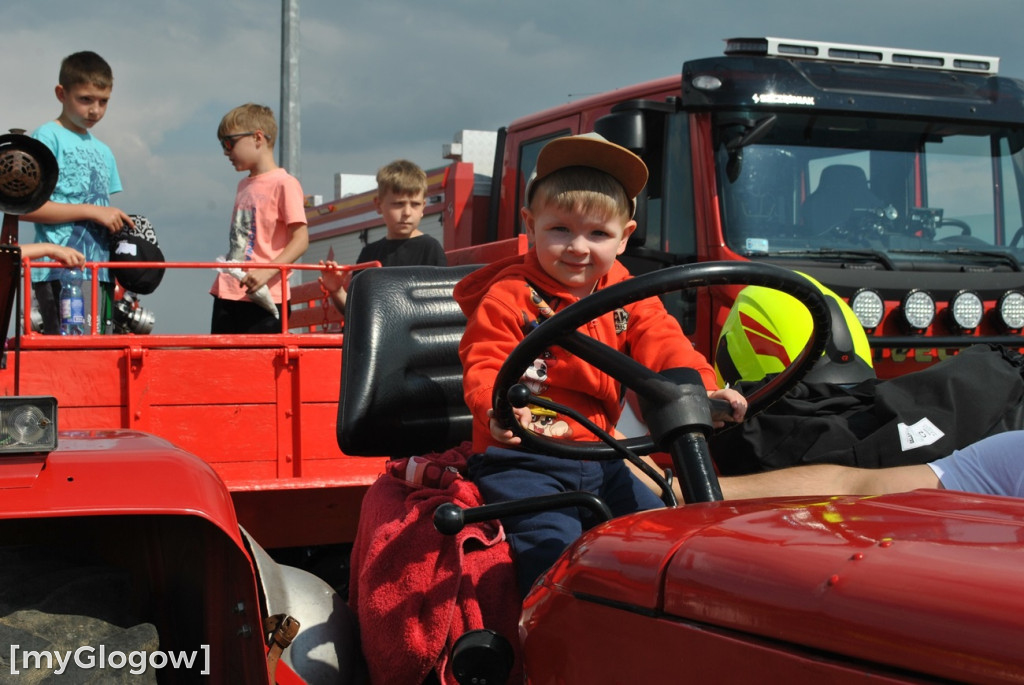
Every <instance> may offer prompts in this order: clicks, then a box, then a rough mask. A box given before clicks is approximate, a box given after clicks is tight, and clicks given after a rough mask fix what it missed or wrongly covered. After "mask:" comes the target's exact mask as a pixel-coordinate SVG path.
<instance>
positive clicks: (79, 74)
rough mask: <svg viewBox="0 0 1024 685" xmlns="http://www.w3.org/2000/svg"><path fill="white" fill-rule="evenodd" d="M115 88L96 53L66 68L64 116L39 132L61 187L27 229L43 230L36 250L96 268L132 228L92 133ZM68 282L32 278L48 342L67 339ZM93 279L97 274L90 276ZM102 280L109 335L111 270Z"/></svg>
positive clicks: (52, 272) (110, 158) (113, 169)
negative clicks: (74, 257) (63, 252)
mask: <svg viewBox="0 0 1024 685" xmlns="http://www.w3.org/2000/svg"><path fill="white" fill-rule="evenodd" d="M113 86H114V76H113V72H112V71H111V69H110V65H109V64H107V62H106V61H105V60H104V59H103V58H102V57H100V56H99V55H97V54H96V53H95V52H88V51H86V52H76V53H74V54H72V55H69V56H67V57H65V58H64V61H63V62H61V67H60V75H59V78H58V84H57V87H56V88H55V91H54V92H55V93H56V95H57V100H58V101H59V102H60V103H61V113H60V116H58V117H57V119H56V120H54V121H48V122H46V123H45V124H43V125H42V126H40V127H39V128H37V129H36V130H35V131H33V132H32V137H33V138H35V139H36V140H39V141H40V142H42V143H43V144H45V145H46V146H47V147H48V148H50V150H51V151H52V152H53V154H54V156H55V157H56V158H57V167H58V169H59V170H60V173H59V176H58V178H57V186H56V188H54V191H53V193H52V194H51V195H50V199H49V201H48V202H47V203H46V204H44V205H43V206H42V207H40V208H39V209H37V210H35V211H34V212H29V213H28V214H24V215H22V216H21V220H22V221H31V222H34V223H35V241H36V242H41V243H53V244H56V245H62V246H64V247H68V248H72V249H74V250H78V251H79V252H81V253H82V254H84V255H85V258H86V260H87V261H90V262H105V261H109V259H110V238H111V236H112V235H113V234H115V233H117V232H118V231H120V230H121V229H122V228H125V227H130V226H132V220H131V219H130V218H129V216H128V214H126V213H125V212H124V211H122V210H120V209H118V208H117V207H111V206H110V196H111V195H113V194H114V193H118V192H121V178H120V176H119V175H118V173H117V163H116V162H115V161H114V155H113V153H112V152H111V151H110V148H109V147H107V146H106V145H105V144H104V143H102V142H101V141H100V140H99V139H97V138H96V137H95V136H93V135H92V133H90V129H91V128H92V127H93V126H95V125H96V124H97V123H99V121H100V120H101V119H102V118H103V115H104V114H106V112H107V103H108V102H109V101H110V92H111V90H112V89H113ZM62 274H63V271H62V270H61V269H34V270H33V271H32V290H33V292H34V294H35V296H36V301H37V302H38V305H39V312H40V314H41V315H42V317H43V332H44V333H47V334H59V333H60V312H59V309H58V302H59V300H60V284H61V281H60V279H61V275H62ZM85 276H86V278H90V277H91V274H90V273H89V272H88V271H87V272H86V273H85ZM99 280H100V292H99V310H100V314H101V318H100V322H99V325H98V328H97V330H99V331H101V332H103V331H104V330H105V329H106V327H107V323H108V322H109V320H110V310H111V302H112V299H113V293H114V287H113V279H112V278H111V276H110V274H109V273H108V272H107V270H106V269H101V270H100V272H99ZM87 298H88V295H87ZM87 301H88V299H87Z"/></svg>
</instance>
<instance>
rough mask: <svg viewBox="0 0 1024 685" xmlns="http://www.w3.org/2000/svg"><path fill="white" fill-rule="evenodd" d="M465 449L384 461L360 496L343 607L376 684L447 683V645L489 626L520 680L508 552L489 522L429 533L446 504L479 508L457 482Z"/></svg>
mask: <svg viewBox="0 0 1024 685" xmlns="http://www.w3.org/2000/svg"><path fill="white" fill-rule="evenodd" d="M470 454H471V450H470V443H468V442H466V443H463V444H462V445H461V446H459V447H457V448H454V449H451V450H448V451H447V452H443V453H437V454H428V455H424V456H422V457H412V458H409V459H399V460H393V461H390V462H388V467H387V473H385V474H384V475H382V476H381V477H380V478H378V479H377V481H376V482H375V483H374V484H373V485H371V486H370V488H369V490H368V491H367V493H366V496H365V498H364V499H363V505H362V511H361V513H360V516H359V528H358V531H357V533H356V539H355V542H354V544H353V549H352V560H351V583H350V585H349V604H350V605H351V606H352V607H353V609H354V610H355V612H356V615H357V616H358V619H359V626H360V632H361V638H362V649H363V654H364V656H365V657H366V662H367V666H368V668H369V672H370V678H371V680H372V682H374V683H381V684H387V685H391V684H392V683H421V682H423V679H424V678H426V677H427V674H428V673H430V671H432V670H433V671H434V672H436V673H437V675H438V677H439V679H440V680H441V682H442V683H443V684H445V685H448V684H449V683H450V684H452V685H455V679H454V677H453V676H452V670H451V662H450V660H449V657H450V654H451V648H452V646H453V645H454V644H455V640H457V639H458V638H459V636H461V635H462V634H463V633H465V632H466V631H468V630H474V629H477V628H490V629H491V630H494V631H496V632H498V633H500V634H501V635H504V636H505V637H506V638H507V639H508V640H509V642H510V643H512V646H513V649H514V650H515V652H516V666H515V669H514V671H513V673H512V675H511V682H515V681H521V680H522V670H521V664H522V658H521V653H520V651H519V641H518V622H519V610H520V608H521V605H520V600H519V591H518V589H517V587H516V578H515V573H514V571H513V567H512V557H511V550H510V548H509V546H508V543H507V542H505V535H504V532H503V530H502V528H501V525H500V523H498V522H497V521H490V522H483V523H475V524H470V525H467V526H466V527H465V528H464V529H463V530H462V532H460V533H459V534H457V535H455V536H447V535H442V534H441V533H439V532H437V530H435V529H434V523H433V515H434V510H435V509H436V508H437V507H438V506H439V505H440V504H442V503H444V502H454V503H455V504H457V505H459V506H461V507H472V506H477V505H479V504H482V503H483V501H482V499H481V497H480V493H479V491H478V490H477V489H476V486H475V485H474V484H473V483H471V482H470V481H468V480H466V479H465V478H463V477H462V475H461V473H462V471H463V469H464V467H465V463H466V459H467V457H468V456H469V455H470Z"/></svg>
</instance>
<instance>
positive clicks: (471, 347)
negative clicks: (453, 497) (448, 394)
mask: <svg viewBox="0 0 1024 685" xmlns="http://www.w3.org/2000/svg"><path fill="white" fill-rule="evenodd" d="M521 316H522V314H521V313H520V312H518V311H516V310H515V309H513V308H511V307H509V305H507V304H505V303H503V302H501V301H499V299H498V298H497V297H495V296H493V295H487V296H485V297H484V298H483V299H482V300H481V301H480V304H479V305H478V306H477V308H476V309H475V310H474V311H473V313H472V315H471V316H470V317H469V319H468V321H467V322H466V331H465V332H464V333H463V334H462V342H461V343H460V344H459V358H460V359H461V360H462V387H463V392H464V394H465V398H466V404H467V405H468V406H469V410H470V411H471V412H472V413H473V434H474V441H473V442H474V448H479V447H480V445H479V444H478V443H479V441H478V440H477V439H476V438H477V436H480V435H485V436H490V434H491V431H490V427H489V419H488V418H487V411H488V410H489V409H491V395H492V393H493V392H494V382H495V379H496V378H497V376H498V370H499V369H500V368H501V365H502V363H503V362H504V361H505V359H507V358H508V356H509V355H510V354H511V353H512V350H513V349H515V347H516V345H518V344H519V341H520V340H522V339H523V332H522V328H521V326H522V322H521V320H520V319H521ZM481 431H483V433H481Z"/></svg>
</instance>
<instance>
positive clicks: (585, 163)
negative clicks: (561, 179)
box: [526, 133, 647, 211]
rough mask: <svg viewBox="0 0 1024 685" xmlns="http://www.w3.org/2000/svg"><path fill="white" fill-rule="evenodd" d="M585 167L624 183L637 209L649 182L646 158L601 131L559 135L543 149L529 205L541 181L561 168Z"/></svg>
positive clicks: (530, 184)
mask: <svg viewBox="0 0 1024 685" xmlns="http://www.w3.org/2000/svg"><path fill="white" fill-rule="evenodd" d="M574 166H582V167H590V168H593V169H598V170H600V171H603V172H605V173H607V174H609V175H610V176H611V177H612V178H614V179H615V180H616V181H618V182H619V183H620V184H622V187H623V188H624V189H625V191H626V196H627V197H628V198H629V199H630V200H631V201H632V202H633V210H634V211H636V196H637V195H638V194H639V193H640V191H641V190H643V188H644V185H646V184H647V165H646V164H644V160H642V159H640V157H638V156H637V155H635V154H633V153H632V152H630V151H629V150H627V149H626V148H624V147H622V146H621V145H616V144H615V143H612V142H609V141H608V140H607V139H605V138H604V136H602V135H601V134H599V133H582V134H580V135H575V136H565V137H563V138H555V139H554V140H552V141H551V142H550V143H548V144H547V145H545V146H544V147H543V148H541V151H540V154H539V155H538V156H537V168H536V169H534V172H533V173H532V174H530V179H529V181H527V183H526V202H527V204H529V202H530V199H531V197H532V196H533V189H534V188H536V187H537V183H538V182H539V181H541V180H543V179H545V178H547V177H548V176H550V175H551V174H553V173H555V172H556V171H558V170H560V169H565V168H568V167H574Z"/></svg>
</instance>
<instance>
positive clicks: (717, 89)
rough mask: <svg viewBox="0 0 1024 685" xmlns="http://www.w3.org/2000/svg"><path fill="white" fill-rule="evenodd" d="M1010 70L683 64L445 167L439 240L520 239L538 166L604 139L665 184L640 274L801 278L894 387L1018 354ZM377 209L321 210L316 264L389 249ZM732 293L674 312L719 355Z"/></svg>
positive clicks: (546, 115) (774, 45)
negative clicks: (553, 148)
mask: <svg viewBox="0 0 1024 685" xmlns="http://www.w3.org/2000/svg"><path fill="white" fill-rule="evenodd" d="M998 65H999V60H998V59H997V58H994V57H982V56H975V55H959V54H951V53H937V52H922V51H913V50H894V49H887V48H878V47H871V46H858V45H845V44H833V43H821V42H814V41H796V40H782V39H777V38H758V39H735V40H729V41H727V43H726V50H725V55H723V56H721V57H710V58H706V59H698V60H693V61H689V62H686V63H685V64H684V65H683V68H682V73H681V76H675V77H669V78H663V79H659V80H656V81H650V82H647V83H642V84H638V85H634V86H629V87H625V88H620V89H617V90H614V91H611V92H609V93H606V94H603V95H598V96H594V97H589V98H586V99H581V100H579V101H575V102H571V103H569V104H565V105H562V106H560V107H556V108H553V109H550V110H547V111H545V112H541V113H538V114H535V115H531V116H528V117H524V118H522V119H519V120H517V121H515V122H513V123H511V124H510V125H509V126H508V127H506V128H504V129H502V130H500V131H498V132H497V133H496V134H491V135H492V136H494V137H495V138H496V145H495V146H494V148H493V149H494V153H493V157H489V156H485V158H484V159H483V160H482V161H481V155H480V153H479V152H474V153H473V159H474V160H475V163H474V165H473V167H472V173H471V172H470V170H469V169H468V168H466V167H465V166H464V164H461V163H458V162H456V163H453V164H451V165H449V166H447V167H444V168H440V169H436V170H434V171H433V172H432V175H431V177H432V178H433V179H434V180H435V181H438V182H439V183H438V184H437V185H435V186H434V187H433V188H434V190H433V191H432V194H433V195H434V199H435V205H434V208H433V209H434V213H435V215H436V216H437V219H438V222H439V225H437V226H434V227H432V228H433V230H435V231H436V235H437V237H439V238H442V239H443V242H444V244H445V246H446V247H447V248H448V249H458V248H463V247H467V246H472V245H482V244H489V243H493V242H495V241H502V240H508V239H512V238H514V237H516V236H517V235H518V234H519V232H520V227H519V225H518V222H519V215H518V212H517V211H515V209H516V207H518V206H519V205H520V204H521V202H522V197H523V188H524V183H525V179H526V177H527V176H528V175H529V173H530V171H531V170H532V168H533V164H534V160H535V159H536V156H537V152H538V151H539V149H540V148H541V147H542V146H543V145H544V144H545V143H546V142H547V141H549V140H551V139H552V138H554V137H556V136H562V135H567V134H574V133H580V132H586V131H591V130H596V131H598V132H600V133H602V134H603V135H604V136H605V137H606V138H609V139H610V140H613V141H615V142H618V143H620V144H622V145H624V146H626V147H628V148H630V149H632V150H634V151H636V152H637V153H638V154H640V155H641V156H642V157H643V158H644V160H645V161H646V162H647V165H648V167H649V168H650V170H651V179H650V181H649V183H648V186H647V189H646V191H645V192H644V194H643V195H642V196H641V197H640V198H639V202H638V221H639V229H638V230H637V232H636V233H635V234H634V237H633V238H632V240H631V244H630V246H629V248H628V249H627V251H626V254H625V256H624V258H623V260H624V261H625V262H626V263H627V264H628V266H629V267H630V268H631V270H632V271H633V272H634V273H644V272H647V271H650V270H653V269H657V268H662V267H664V266H668V265H673V264H688V263H693V262H704V261H721V260H726V261H733V260H755V261H763V262H768V263H773V264H779V265H782V266H785V267H788V268H792V269H796V270H799V271H801V272H802V273H805V274H807V275H809V276H812V277H813V278H815V279H816V280H817V281H819V282H820V283H821V284H823V285H824V286H826V287H827V288H829V289H830V290H832V291H833V292H834V293H836V294H837V295H839V296H840V297H841V298H843V300H844V301H846V302H848V303H849V305H850V306H851V307H852V308H853V311H854V312H855V313H856V316H857V318H858V319H859V321H860V323H861V324H862V325H863V327H864V328H865V330H866V331H867V334H868V339H869V341H870V346H871V348H872V357H873V362H874V367H875V370H876V372H877V375H878V376H879V377H883V378H885V377H892V376H895V375H899V374H902V373H906V372H907V371H911V370H914V369H918V368H922V366H924V365H927V364H930V363H932V362H934V361H936V360H939V359H943V358H945V357H947V356H948V355H950V354H953V353H955V351H956V350H957V349H960V348H962V347H965V346H967V345H970V344H974V343H979V342H994V343H1000V344H1005V345H1011V346H1015V347H1016V346H1019V345H1020V344H1021V337H1020V336H1021V331H1022V329H1024V275H1022V273H1021V261H1022V260H1024V152H1022V147H1024V97H1022V95H1024V84H1022V83H1021V81H1019V80H1016V79H1011V78H1007V77H1004V76H999V75H997V71H998ZM481 135H482V134H480V133H479V132H463V133H461V134H459V137H458V138H457V139H456V142H455V145H453V146H452V147H453V148H455V152H454V153H452V155H453V156H456V155H457V154H458V152H459V149H460V148H465V149H467V150H468V149H469V148H470V147H471V146H472V147H475V148H480V147H485V145H484V143H483V142H481V141H478V140H477V138H478V137H480V136H481ZM470 137H472V145H470V144H468V143H467V142H466V141H467V140H470ZM449 152H450V150H449ZM469 158H470V156H469V154H468V153H467V159H469ZM488 175H489V176H490V179H489V180H490V184H489V185H488V183H487V176H488ZM368 199H369V196H362V197H360V196H353V197H348V198H345V199H343V200H339V201H334V202H331V203H328V204H326V205H323V206H320V207H318V208H316V209H315V210H314V211H313V212H311V214H310V227H311V229H312V231H313V233H312V235H313V246H312V248H311V254H315V255H322V254H324V253H325V252H326V250H327V249H328V247H331V246H333V249H334V251H335V253H336V254H338V255H339V256H342V255H348V254H349V253H350V252H351V250H352V248H351V247H350V243H347V242H346V241H355V240H356V238H357V236H362V237H366V234H365V233H364V231H369V233H370V236H371V237H376V235H379V233H378V234H376V235H375V234H374V233H373V231H374V228H373V226H374V224H373V222H372V220H371V221H369V222H368V221H366V219H367V216H368V209H367V208H368V205H367V204H366V203H367V202H368ZM355 218H361V220H359V221H355V220H354V219H355ZM424 223H427V222H426V221H425V222H424ZM353 257H354V255H353ZM736 291H737V289H735V288H710V289H701V290H698V291H696V292H691V293H685V294H680V295H678V296H676V297H675V298H674V299H672V300H670V301H668V304H669V306H670V307H671V309H672V310H673V311H674V312H675V313H676V314H677V315H678V317H679V318H680V320H681V321H682V322H683V325H684V329H685V330H686V332H687V334H688V335H689V336H690V338H691V339H692V340H693V341H694V343H695V344H696V345H697V347H698V348H699V349H700V350H701V351H702V352H704V353H705V355H706V356H708V357H709V358H710V357H712V356H713V355H714V351H715V348H716V345H717V342H718V335H719V331H720V329H721V327H722V325H723V322H724V321H725V319H726V316H727V313H728V311H729V309H730V307H731V306H732V304H733V301H734V298H735V295H736ZM777 316H778V317H781V318H782V319H785V318H786V316H787V315H786V313H785V312H784V311H783V312H781V313H779V314H778V315H777ZM776 342H777V341H773V340H766V341H765V345H766V346H771V345H772V344H773V343H776ZM776 347H777V346H776ZM780 368H781V366H780Z"/></svg>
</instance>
